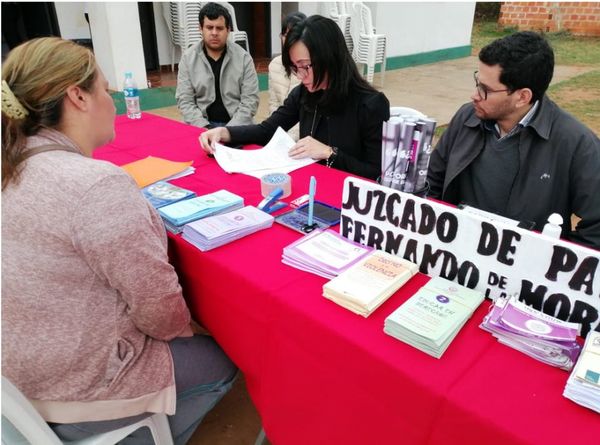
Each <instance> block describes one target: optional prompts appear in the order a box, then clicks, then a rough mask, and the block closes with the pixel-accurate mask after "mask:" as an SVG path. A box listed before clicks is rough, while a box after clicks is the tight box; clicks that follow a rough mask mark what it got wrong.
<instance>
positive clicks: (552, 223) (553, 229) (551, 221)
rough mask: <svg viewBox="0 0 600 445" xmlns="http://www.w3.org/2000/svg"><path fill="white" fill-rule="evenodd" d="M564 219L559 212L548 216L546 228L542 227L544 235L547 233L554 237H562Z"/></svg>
mask: <svg viewBox="0 0 600 445" xmlns="http://www.w3.org/2000/svg"><path fill="white" fill-rule="evenodd" d="M562 223H563V219H562V216H560V215H559V214H558V213H553V214H552V215H550V216H549V217H548V222H547V223H546V224H544V228H543V229H542V235H547V236H550V237H552V238H556V239H560V234H561V233H562V227H561V225H562Z"/></svg>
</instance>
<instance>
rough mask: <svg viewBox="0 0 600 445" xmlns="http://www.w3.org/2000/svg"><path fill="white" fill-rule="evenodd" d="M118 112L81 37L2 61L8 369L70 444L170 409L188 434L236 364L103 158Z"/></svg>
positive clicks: (129, 187) (135, 196)
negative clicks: (195, 328)
mask: <svg viewBox="0 0 600 445" xmlns="http://www.w3.org/2000/svg"><path fill="white" fill-rule="evenodd" d="M114 118H115V107H114V104H113V100H112V98H111V96H110V95H109V93H108V83H107V81H106V79H105V78H104V75H103V74H102V71H101V70H100V68H99V67H98V66H97V64H96V61H95V59H94V56H93V54H92V53H91V52H90V51H89V50H87V49H86V48H84V47H82V46H79V45H77V44H75V43H73V42H70V41H67V40H62V39H59V38H55V37H50V38H40V39H34V40H31V41H28V42H26V43H24V44H23V45H21V46H19V47H17V48H15V49H13V50H12V51H11V52H10V54H9V55H8V58H7V59H6V61H5V63H4V64H3V66H2V242H3V252H2V253H3V255H2V374H3V375H4V376H5V377H7V378H8V379H9V380H11V381H12V382H13V383H14V384H15V385H16V386H17V387H18V388H19V389H20V390H21V391H22V392H23V393H24V394H25V396H26V397H27V398H28V399H29V400H30V401H31V402H32V403H33V405H34V406H35V407H36V409H37V410H38V411H39V412H40V414H41V415H42V417H43V418H44V419H45V420H46V421H47V422H49V424H50V426H51V427H52V428H53V429H54V431H55V432H56V433H57V434H58V435H59V437H60V438H61V439H62V440H64V441H73V440H80V439H83V438H85V437H88V436H91V435H94V434H97V433H99V432H104V431H108V430H113V429H115V428H119V427H122V426H125V425H128V424H131V423H134V422H136V421H138V420H140V419H141V418H143V417H145V416H148V415H150V414H151V413H156V412H164V413H167V414H168V415H169V423H170V427H171V432H172V434H173V438H174V441H175V443H178V444H183V443H185V442H186V441H187V440H188V438H189V437H190V435H191V434H192V433H193V432H194V430H195V426H196V425H198V424H199V422H200V421H201V420H202V417H203V416H204V414H205V413H206V412H207V411H208V410H210V408H211V407H212V406H213V405H214V404H215V403H216V401H218V400H219V399H220V398H221V397H222V396H223V395H224V394H225V393H226V392H227V390H228V389H229V388H230V386H231V383H232V381H233V379H234V377H235V375H236V372H237V370H236V368H235V366H234V365H233V364H232V363H231V361H230V360H229V359H228V358H227V357H226V356H225V354H224V353H223V351H222V350H221V349H220V348H219V346H218V345H216V343H215V342H214V341H213V340H212V339H211V338H210V337H203V336H192V333H191V330H190V328H189V324H190V314H189V311H188V309H187V307H186V305H185V301H184V300H183V297H182V294H181V287H180V286H179V283H178V278H177V275H176V273H175V271H174V269H173V267H172V266H171V265H170V264H169V262H168V259H167V240H166V235H165V230H164V227H163V225H162V222H161V220H160V217H159V216H158V215H157V214H156V212H155V210H154V209H153V208H152V207H151V206H150V205H149V204H148V203H147V202H146V201H145V200H144V199H143V197H142V195H141V194H140V192H139V189H138V188H137V187H136V185H135V183H134V182H133V180H132V178H130V177H129V176H128V175H127V174H126V173H125V172H124V171H123V170H122V169H121V168H119V167H117V166H115V165H113V164H110V163H108V162H104V161H99V160H94V159H92V153H93V151H94V150H95V149H96V148H98V147H99V146H102V145H104V144H106V143H108V142H110V141H111V140H112V139H113V138H114ZM135 434H137V436H136V437H133V436H131V437H128V438H127V439H126V440H125V441H124V442H123V443H127V444H133V443H140V444H142V443H149V442H151V439H150V435H149V432H148V431H146V430H145V429H142V430H139V431H138V432H137V433H135Z"/></svg>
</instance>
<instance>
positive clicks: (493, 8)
mask: <svg viewBox="0 0 600 445" xmlns="http://www.w3.org/2000/svg"><path fill="white" fill-rule="evenodd" d="M501 5H502V3H501V2H477V3H476V4H475V20H498V17H499V16H500V6H501Z"/></svg>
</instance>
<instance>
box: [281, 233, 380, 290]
mask: <svg viewBox="0 0 600 445" xmlns="http://www.w3.org/2000/svg"><path fill="white" fill-rule="evenodd" d="M372 251H373V248H372V247H369V246H363V245H362V244H359V243H355V242H354V241H350V240H349V239H348V238H345V237H343V236H342V235H340V234H339V233H337V232H334V231H333V230H323V229H317V230H314V231H313V232H311V233H310V235H306V236H304V237H302V238H300V239H299V240H297V241H294V242H293V243H292V244H290V245H289V246H287V247H284V248H283V257H282V259H281V261H282V262H283V263H284V264H287V265H288V266H292V267H295V268H296V269H300V270H304V271H306V272H311V273H314V274H316V275H320V276H322V277H325V278H329V279H332V278H333V277H336V276H337V275H339V274H340V273H341V272H343V271H344V270H346V269H348V268H349V267H350V266H351V265H353V264H354V263H356V262H357V261H359V260H360V259H361V258H363V257H364V256H365V255H368V254H369V253H370V252H372Z"/></svg>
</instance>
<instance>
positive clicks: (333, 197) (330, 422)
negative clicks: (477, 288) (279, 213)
mask: <svg viewBox="0 0 600 445" xmlns="http://www.w3.org/2000/svg"><path fill="white" fill-rule="evenodd" d="M116 129H117V137H116V139H115V141H114V142H113V143H111V144H110V145H108V146H106V147H103V148H101V149H98V150H97V151H96V152H95V154H94V156H95V157H96V158H98V159H105V160H110V161H112V162H114V163H115V164H117V165H122V164H124V163H127V162H131V161H133V160H136V159H140V158H142V157H145V156H148V155H153V156H160V157H164V158H167V159H171V160H176V161H186V160H193V161H194V166H195V167H196V173H195V174H194V175H193V176H187V177H184V178H181V179H178V180H175V181H173V183H174V184H177V185H180V186H182V187H186V188H189V189H192V190H194V191H196V192H197V193H198V194H204V193H209V192H213V191H216V190H218V189H221V188H225V189H227V190H230V191H232V192H233V193H237V194H239V195H241V196H243V197H244V198H245V203H246V204H251V205H256V204H258V202H259V201H260V200H261V199H262V197H261V195H260V182H259V180H258V179H256V178H253V177H250V176H245V175H241V174H233V175H230V174H227V173H225V172H224V171H223V170H222V169H221V168H220V167H219V166H218V165H217V163H216V161H215V160H214V159H211V158H208V157H207V156H206V155H205V154H204V153H203V152H202V151H201V149H200V148H199V145H198V136H199V134H200V133H201V132H202V130H201V129H198V128H195V127H191V126H188V125H185V124H180V123H178V122H174V121H170V120H167V119H164V118H160V117H157V116H154V115H151V114H148V113H144V115H143V118H142V119H141V120H138V121H132V120H128V119H127V118H125V117H123V116H121V117H118V118H117V123H116ZM291 175H292V195H291V196H290V197H289V198H288V200H291V199H294V198H296V197H298V196H300V195H303V194H305V193H307V190H308V182H309V179H310V176H311V175H314V176H315V177H316V178H317V182H318V187H317V188H318V192H317V198H318V199H319V200H322V201H325V202H328V203H330V204H334V205H338V206H339V205H340V203H341V194H342V185H343V179H344V177H345V176H346V174H345V173H343V172H340V171H337V170H334V169H328V168H326V167H323V166H321V165H316V164H315V165H311V166H309V167H305V168H303V169H300V170H297V171H295V172H293V173H292V174H291ZM298 236H300V235H299V234H298V233H296V232H294V231H292V230H289V229H287V228H285V227H283V226H279V225H278V224H274V225H273V227H272V228H270V229H268V230H264V231H261V232H258V233H256V234H253V235H251V236H248V237H246V238H243V239H241V240H238V241H236V242H234V243H231V244H229V245H226V246H223V247H220V248H217V249H215V250H213V251H209V252H205V253H203V252H201V251H199V250H197V249H196V248H195V247H193V246H192V245H190V244H188V243H187V242H186V241H184V240H183V239H182V238H181V237H180V236H170V237H169V241H170V247H169V248H170V257H171V259H172V262H173V264H174V265H175V267H176V269H177V272H178V274H179V277H180V281H181V285H182V286H183V289H184V293H185V297H186V299H187V302H188V304H189V307H190V309H191V311H192V313H193V315H194V317H195V318H196V319H197V320H198V321H199V322H200V323H201V324H202V325H204V326H206V327H207V328H208V329H209V330H210V331H211V333H212V334H213V335H214V336H215V338H216V339H217V341H218V342H219V344H220V345H221V346H222V347H223V348H224V350H225V351H226V352H227V354H228V355H229V356H230V357H231V358H232V359H233V360H234V362H235V363H236V364H237V365H238V366H239V367H240V369H241V370H242V371H243V373H244V375H245V378H246V382H247V387H248V391H249V393H250V396H251V397H252V400H253V401H254V403H255V405H256V407H257V409H258V411H259V413H260V415H261V418H262V421H263V426H264V428H265V431H266V433H267V436H268V437H269V439H270V440H271V442H272V443H275V444H284V445H287V444H302V445H305V444H345V445H346V444H388V443H394V444H396V443H406V444H461V445H462V444H509V443H510V444H520V443H523V444H560V445H564V444H565V443H583V444H592V443H599V442H600V416H599V415H598V414H595V413H593V412H592V411H590V410H587V409H585V408H583V407H580V406H578V405H576V404H574V403H573V402H571V401H569V400H568V399H566V398H564V397H563V396H562V391H563V389H564V386H565V383H566V380H567V377H568V373H567V372H565V371H561V370H559V369H556V368H552V367H550V366H547V365H544V364H542V363H539V362H537V361H535V360H533V359H531V358H529V357H527V356H525V355H523V354H521V353H519V352H517V351H514V350H512V349H510V348H508V347H506V346H503V345H500V344H498V343H497V342H496V340H495V339H494V338H493V337H492V336H491V335H490V334H488V333H486V332H484V331H482V330H481V329H479V327H478V325H479V323H480V321H481V319H482V318H483V316H484V315H485V313H486V311H487V309H488V306H489V303H488V302H485V303H484V304H482V306H481V307H480V308H479V309H478V310H477V311H476V312H475V314H474V315H473V317H472V319H471V320H469V322H468V323H467V324H466V326H465V327H464V328H463V329H462V330H461V332H460V333H459V334H458V336H457V337H456V339H455V340H454V341H453V343H452V344H451V345H450V347H449V349H448V350H447V351H446V353H445V354H444V356H443V357H442V359H440V360H438V359H435V358H432V357H430V356H428V355H426V354H425V353H423V352H421V351H418V350H416V349H414V348H412V347H410V346H408V345H406V344H404V343H402V342H400V341H397V340H395V339H393V338H391V337H389V336H388V335H386V334H384V332H383V322H384V319H385V317H386V316H388V315H389V314H390V313H391V312H392V311H393V310H394V309H395V308H397V307H398V306H399V305H400V304H401V303H402V302H403V301H405V300H406V299H407V298H408V297H409V296H410V295H412V294H413V293H414V292H415V291H416V290H417V289H418V288H419V287H420V286H421V285H422V284H423V283H425V282H426V281H427V280H428V278H427V277H426V276H424V275H418V276H416V277H414V278H413V279H411V280H410V281H409V282H408V283H407V284H406V285H405V286H404V287H403V288H401V289H400V291H399V292H397V293H396V294H395V295H393V296H392V297H391V298H390V299H389V300H388V301H387V302H386V303H385V304H383V305H382V306H381V307H380V308H379V309H378V310H377V311H376V312H375V313H374V314H372V315H371V316H370V317H369V318H366V319H365V318H363V317H361V316H358V315H355V314H353V313H351V312H349V311H347V310H345V309H343V308H341V307H339V306H337V305H335V304H334V303H332V302H331V301H329V300H326V299H325V298H323V297H322V296H321V294H322V286H323V284H324V283H325V281H326V280H325V279H324V278H321V277H318V276H316V275H312V274H309V273H306V272H302V271H299V270H296V269H294V268H291V267H289V266H286V265H284V264H282V263H281V253H282V250H283V248H284V247H285V246H286V245H288V244H290V243H291V242H292V241H294V240H296V239H297V238H298Z"/></svg>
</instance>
